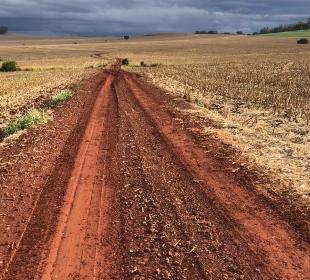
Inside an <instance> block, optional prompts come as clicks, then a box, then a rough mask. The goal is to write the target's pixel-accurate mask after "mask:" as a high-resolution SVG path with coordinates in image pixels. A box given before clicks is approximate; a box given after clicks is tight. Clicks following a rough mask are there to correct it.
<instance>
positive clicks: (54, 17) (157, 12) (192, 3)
mask: <svg viewBox="0 0 310 280" xmlns="http://www.w3.org/2000/svg"><path fill="white" fill-rule="evenodd" d="M305 11H310V1H309V0H294V1H291V0H281V1H279V0H261V1H254V0H253V1H252V0H217V1H216V0H170V1H169V2H168V1H167V0H166V1H164V0H157V1H155V0H88V1H85V0H1V2H0V25H8V26H9V27H10V29H11V30H12V31H17V32H27V33H41V34H44V33H49V34H122V33H125V32H126V33H132V34H137V33H149V32H162V31H179V32H187V31H190V32H191V31H194V30H200V29H206V30H209V29H216V30H219V31H235V30H243V31H244V32H252V31H255V30H257V29H260V28H261V27H264V26H269V25H277V24H280V23H290V22H295V21H299V20H305V19H306V18H307V17H308V16H309V15H308V14H306V13H305Z"/></svg>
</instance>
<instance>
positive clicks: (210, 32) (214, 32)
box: [208, 30, 219, 35]
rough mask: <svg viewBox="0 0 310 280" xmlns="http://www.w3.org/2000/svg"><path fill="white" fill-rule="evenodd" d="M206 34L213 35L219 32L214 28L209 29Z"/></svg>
mask: <svg viewBox="0 0 310 280" xmlns="http://www.w3.org/2000/svg"><path fill="white" fill-rule="evenodd" d="M208 34H211V35H212V34H213V35H215V34H219V33H218V32H217V31H216V30H210V31H208Z"/></svg>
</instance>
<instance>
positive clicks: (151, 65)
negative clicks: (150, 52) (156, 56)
mask: <svg viewBox="0 0 310 280" xmlns="http://www.w3.org/2000/svg"><path fill="white" fill-rule="evenodd" d="M159 66H161V64H158V63H152V64H150V67H159Z"/></svg>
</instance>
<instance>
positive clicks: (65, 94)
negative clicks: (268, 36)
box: [48, 90, 73, 108]
mask: <svg viewBox="0 0 310 280" xmlns="http://www.w3.org/2000/svg"><path fill="white" fill-rule="evenodd" d="M72 95H73V94H72V92H71V91H69V90H63V91H61V92H60V93H58V94H57V95H55V96H53V97H52V98H51V100H50V101H49V102H48V107H49V108H55V107H56V106H58V105H59V104H61V103H63V102H64V101H66V100H67V99H69V98H71V97H72Z"/></svg>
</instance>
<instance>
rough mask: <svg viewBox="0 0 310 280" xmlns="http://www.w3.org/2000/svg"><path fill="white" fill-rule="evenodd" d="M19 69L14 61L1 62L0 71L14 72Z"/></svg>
mask: <svg viewBox="0 0 310 280" xmlns="http://www.w3.org/2000/svg"><path fill="white" fill-rule="evenodd" d="M18 70H20V69H19V67H18V66H17V63H16V62H15V61H6V62H3V63H2V66H1V68H0V71H1V72H15V71H18Z"/></svg>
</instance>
